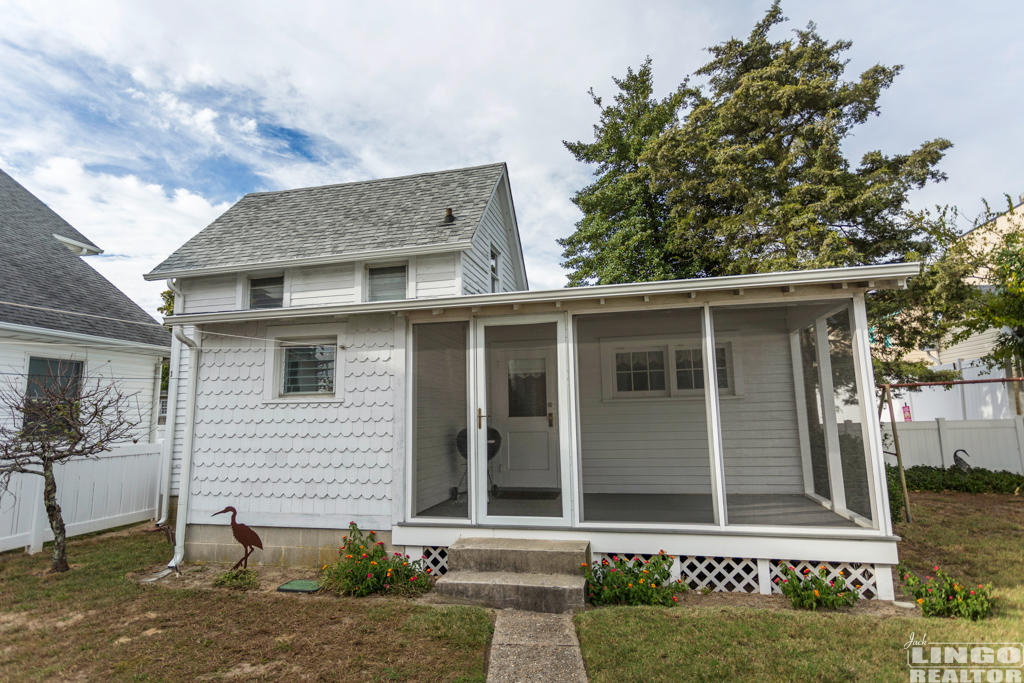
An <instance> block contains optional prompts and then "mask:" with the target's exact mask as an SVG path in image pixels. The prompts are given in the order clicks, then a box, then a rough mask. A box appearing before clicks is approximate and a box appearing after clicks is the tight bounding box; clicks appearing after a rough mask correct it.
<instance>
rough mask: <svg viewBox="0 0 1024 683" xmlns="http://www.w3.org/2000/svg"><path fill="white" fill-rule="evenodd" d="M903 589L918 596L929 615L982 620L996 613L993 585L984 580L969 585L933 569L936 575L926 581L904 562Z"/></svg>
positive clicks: (923, 609)
mask: <svg viewBox="0 0 1024 683" xmlns="http://www.w3.org/2000/svg"><path fill="white" fill-rule="evenodd" d="M897 571H899V575H900V580H901V581H902V582H903V588H904V589H905V590H906V592H908V593H910V594H911V595H913V596H914V600H915V601H916V602H917V604H918V605H920V606H921V612H922V613H923V614H924V615H925V616H926V617H953V618H960V619H970V620H971V621H978V620H979V619H984V618H985V617H987V616H989V615H990V614H991V613H992V607H993V605H994V603H995V598H993V597H992V587H991V586H983V585H981V584H980V583H979V584H978V585H977V586H976V587H975V586H967V585H965V584H964V583H963V582H962V581H958V580H955V579H954V578H953V577H951V576H950V575H949V574H947V573H946V572H944V571H942V570H941V569H939V567H938V565H936V566H935V567H934V568H933V571H934V572H935V576H926V577H924V581H922V580H921V579H920V578H919V577H918V576H917V575H916V574H914V573H913V572H912V571H910V570H909V569H907V568H905V567H904V566H903V565H900V566H899V567H898V568H897Z"/></svg>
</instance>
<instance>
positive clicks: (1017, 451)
mask: <svg viewBox="0 0 1024 683" xmlns="http://www.w3.org/2000/svg"><path fill="white" fill-rule="evenodd" d="M882 431H883V433H884V434H885V450H886V451H889V452H892V451H893V445H892V429H891V426H890V424H889V423H888V422H884V423H882ZM896 431H897V432H898V433H899V437H900V450H901V451H902V453H903V466H904V467H913V466H914V465H930V466H932V467H951V466H952V465H953V453H954V452H955V451H957V450H960V449H963V450H964V451H966V453H967V455H966V456H965V455H964V454H963V453H961V454H960V455H961V457H963V458H964V459H965V460H966V461H967V464H968V465H970V466H971V467H982V468H984V469H987V470H997V471H998V470H1007V471H1009V472H1016V473H1018V474H1024V417H1021V416H1017V417H1013V418H1010V419H1007V420H945V419H942V418H938V419H936V420H934V421H930V422H897V423H896ZM885 461H886V462H887V463H888V464H890V465H895V464H896V458H895V457H894V456H891V455H886V456H885Z"/></svg>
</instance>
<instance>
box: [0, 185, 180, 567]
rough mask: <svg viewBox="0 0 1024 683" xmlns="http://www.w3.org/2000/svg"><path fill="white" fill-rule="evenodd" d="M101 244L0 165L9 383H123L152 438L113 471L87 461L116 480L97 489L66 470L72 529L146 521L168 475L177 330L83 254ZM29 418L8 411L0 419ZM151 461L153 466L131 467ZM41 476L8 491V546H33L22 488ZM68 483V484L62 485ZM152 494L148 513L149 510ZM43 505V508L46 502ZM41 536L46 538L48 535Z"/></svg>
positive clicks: (4, 507)
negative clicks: (161, 467)
mask: <svg viewBox="0 0 1024 683" xmlns="http://www.w3.org/2000/svg"><path fill="white" fill-rule="evenodd" d="M101 251H102V250H101V249H100V248H99V247H97V246H96V245H95V244H93V243H92V242H91V241H90V240H89V239H88V238H87V237H85V236H84V235H82V233H80V232H79V231H78V230H76V229H75V228H74V227H72V226H71V225H70V224H68V223H67V221H65V220H64V219H62V218H61V217H60V216H58V215H57V214H56V213H54V212H53V211H52V210H51V209H50V208H49V207H47V206H46V205H45V204H44V203H43V202H41V201H40V200H39V199H37V198H36V197H35V196H33V195H32V194H31V193H30V192H29V191H28V190H26V189H25V188H24V187H22V186H21V185H20V184H19V183H18V182H17V181H15V180H14V179H13V178H11V176H9V175H7V174H6V173H5V172H3V171H0V388H2V389H4V390H6V389H8V388H9V389H13V390H15V391H18V392H21V391H24V390H26V388H27V390H28V391H29V392H31V391H32V388H33V386H35V385H36V383H40V382H46V381H47V378H48V377H51V376H53V375H55V374H58V373H60V374H61V375H63V376H65V377H67V376H70V377H77V378H78V380H79V382H93V381H97V380H99V381H104V382H105V381H110V382H113V383H117V384H118V386H119V387H120V388H121V390H122V392H123V393H124V394H126V395H128V396H129V397H130V400H131V401H132V402H133V403H134V405H135V406H136V408H137V410H138V412H137V420H138V422H139V427H138V440H139V441H140V442H141V444H143V445H142V446H139V445H135V446H129V447H127V450H125V449H124V448H120V447H119V448H118V449H117V451H116V452H115V453H114V454H111V456H112V457H117V458H122V459H121V460H118V461H117V465H116V466H115V465H113V464H109V467H111V468H113V469H114V470H116V473H115V475H113V476H108V474H103V473H104V472H105V468H106V467H107V466H108V465H107V464H104V465H97V466H95V467H92V468H91V469H89V468H87V469H88V470H89V471H88V472H86V474H85V475H84V476H91V474H96V475H97V476H101V475H102V476H101V478H106V479H107V481H105V482H104V483H103V486H102V487H98V488H97V487H91V488H90V490H89V492H88V493H86V494H83V495H81V496H80V495H78V494H79V492H78V491H75V490H73V489H74V485H73V484H72V482H73V481H80V480H81V479H80V477H78V474H75V476H74V477H71V478H67V477H65V475H64V474H63V470H59V472H58V493H59V494H60V502H61V505H62V506H63V507H64V508H65V521H66V522H67V523H68V524H69V534H74V533H85V532H87V531H94V530H96V529H97V528H104V527H103V526H102V523H99V522H97V520H99V519H105V520H107V522H110V525H116V524H117V523H118V521H119V520H120V522H119V523H122V524H124V523H127V522H130V521H136V520H139V519H146V518H147V516H148V515H149V514H151V513H152V510H153V506H152V500H153V498H154V496H155V494H156V480H157V477H158V474H159V472H158V470H157V468H156V463H157V460H158V458H157V455H156V454H155V450H156V447H154V446H147V445H146V444H151V443H153V442H155V441H157V440H158V439H159V437H160V434H159V432H160V430H161V429H162V428H160V427H159V426H158V421H159V404H160V401H159V395H160V383H161V382H160V372H161V365H162V362H163V359H164V358H166V357H167V356H168V355H169V353H170V335H169V334H168V332H167V330H165V329H163V328H162V327H161V325H160V324H159V323H157V322H156V321H155V320H153V318H152V317H150V316H149V315H147V314H146V313H145V311H143V310H142V309H141V308H139V307H138V306H137V305H136V304H135V303H134V302H132V300H131V299H129V298H128V297H127V296H126V295H125V294H124V293H123V292H121V291H120V290H119V289H117V287H115V286H114V285H113V284H111V283H110V282H109V281H107V280H106V279H105V278H104V277H103V276H102V275H100V274H99V273H98V272H97V271H96V270H94V269H93V268H92V267H91V266H90V265H89V264H88V263H86V262H85V261H84V260H83V258H82V257H83V256H88V255H95V254H99V253H101ZM21 419H22V416H21V415H10V414H7V413H2V412H0V422H3V423H7V424H10V422H11V421H20V420H21ZM147 448H148V449H149V450H150V451H153V456H152V458H148V459H147V458H146V457H145V456H144V455H142V454H144V453H145V452H146V450H147ZM128 452H131V453H132V454H134V455H133V456H132V457H131V458H130V460H131V462H132V464H131V466H130V467H129V465H128V464H127V463H128V460H124V459H123V458H127V457H128V456H127V455H125V454H127V453H128ZM136 455H137V456H138V457H135V456H136ZM122 456H123V457H122ZM136 461H137V462H136ZM146 462H149V464H150V465H151V467H150V469H151V470H152V471H151V472H150V473H146V472H128V470H129V469H131V468H135V467H136V466H138V467H145V463H146ZM67 467H72V466H71V465H68V466H67ZM72 469H74V470H75V472H78V470H79V469H81V468H78V467H77V466H75V467H72ZM79 474H80V473H79ZM135 474H137V475H138V476H134V475H135ZM122 477H127V478H126V479H124V481H133V482H138V481H148V482H150V483H148V484H147V485H146V487H145V490H144V491H142V490H132V491H124V490H123V488H124V487H122V486H121V485H120V483H119V482H121V481H122ZM115 478H116V482H115V481H114V479H115ZM36 479H38V480H39V481H41V478H39V477H35V476H33V475H21V479H19V480H18V481H15V482H14V484H13V489H14V493H15V495H8V496H4V497H3V498H2V499H0V550H6V549H8V548H13V547H18V546H19V545H29V542H28V536H29V535H31V534H30V533H29V531H28V529H30V528H31V526H32V524H31V516H29V518H28V519H26V515H27V514H28V511H29V509H30V508H31V507H32V506H31V503H32V502H33V500H34V499H33V498H32V496H31V495H20V496H19V495H17V494H19V493H22V494H24V493H25V492H27V491H29V489H25V490H22V489H21V488H20V487H22V486H29V487H30V488H31V487H32V486H34V485H35V483H37V482H35V481H34V480H36ZM65 482H67V483H68V486H64V487H62V486H61V484H62V483H65ZM90 486H91V485H90ZM147 500H148V501H149V512H148V513H146V512H144V511H143V509H144V508H145V502H146V501H147ZM19 501H20V502H19ZM38 507H39V509H40V510H41V509H42V508H41V504H40V506H38ZM129 513H130V514H129ZM33 514H34V513H33ZM86 522H88V523H86ZM104 523H106V522H104ZM96 524H100V526H96ZM23 541H24V542H23ZM35 542H38V543H41V537H37V538H35V539H34V541H33V543H35Z"/></svg>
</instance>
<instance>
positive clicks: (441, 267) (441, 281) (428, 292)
mask: <svg viewBox="0 0 1024 683" xmlns="http://www.w3.org/2000/svg"><path fill="white" fill-rule="evenodd" d="M458 259H459V254H457V253H452V254H434V255H430V256H418V257H416V260H415V262H416V268H415V273H416V276H415V280H416V298H417V299H431V298H436V297H441V296H458V295H459V294H460V292H459V288H458V279H457V274H456V272H455V269H456V264H457V263H458Z"/></svg>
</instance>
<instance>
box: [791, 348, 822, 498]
mask: <svg viewBox="0 0 1024 683" xmlns="http://www.w3.org/2000/svg"><path fill="white" fill-rule="evenodd" d="M789 350H790V357H791V358H792V363H793V396H794V398H795V400H796V425H797V436H798V438H799V441H800V464H801V465H802V467H803V474H804V493H807V494H814V469H813V468H812V466H811V436H810V427H809V426H808V424H807V393H806V390H805V387H804V362H803V354H802V353H801V350H800V330H793V331H791V332H790V333H789ZM815 495H816V494H815Z"/></svg>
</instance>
